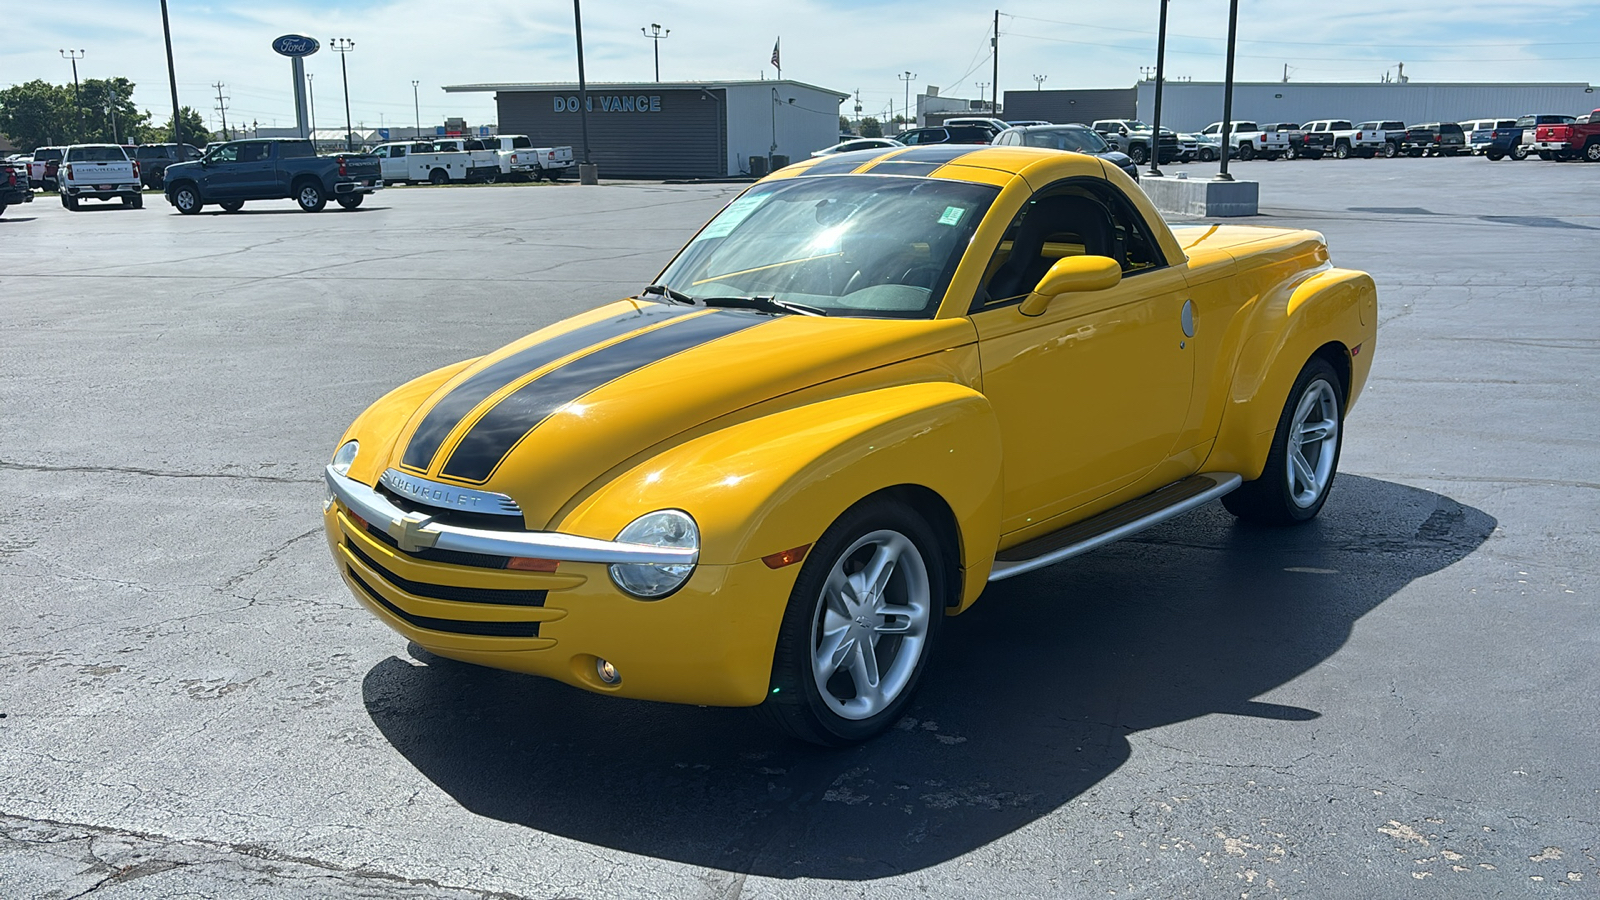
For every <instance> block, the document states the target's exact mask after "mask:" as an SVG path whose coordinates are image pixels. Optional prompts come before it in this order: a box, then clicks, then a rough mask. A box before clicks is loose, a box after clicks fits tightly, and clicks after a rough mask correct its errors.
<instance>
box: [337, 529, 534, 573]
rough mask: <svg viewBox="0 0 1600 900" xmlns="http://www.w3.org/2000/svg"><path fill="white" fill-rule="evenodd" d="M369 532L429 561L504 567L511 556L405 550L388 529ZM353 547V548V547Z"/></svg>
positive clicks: (399, 550) (386, 542) (425, 548)
mask: <svg viewBox="0 0 1600 900" xmlns="http://www.w3.org/2000/svg"><path fill="white" fill-rule="evenodd" d="M367 534H368V535H369V536H371V537H372V538H373V539H374V540H376V541H378V542H379V543H383V544H388V545H389V548H390V549H391V550H394V551H395V552H397V553H404V554H406V555H407V556H414V557H416V558H417V559H425V560H427V561H429V562H437V563H445V564H447V565H452V566H473V567H475V568H479V569H504V568H505V567H506V563H508V562H510V560H511V557H509V556H490V555H488V554H486V553H462V552H461V551H460V550H438V549H435V548H433V547H423V548H422V549H420V550H412V551H409V552H408V551H405V550H401V549H400V542H399V541H396V540H395V539H394V538H392V537H390V536H389V533H388V532H387V531H384V530H382V529H379V528H372V527H368V528H367ZM352 549H353V548H352Z"/></svg>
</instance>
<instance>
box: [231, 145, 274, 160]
mask: <svg viewBox="0 0 1600 900" xmlns="http://www.w3.org/2000/svg"><path fill="white" fill-rule="evenodd" d="M268 158H270V154H269V152H268V149H267V145H266V144H260V143H256V142H254V141H252V142H250V143H248V144H243V145H240V147H239V162H242V163H247V162H261V161H262V160H265V159H268Z"/></svg>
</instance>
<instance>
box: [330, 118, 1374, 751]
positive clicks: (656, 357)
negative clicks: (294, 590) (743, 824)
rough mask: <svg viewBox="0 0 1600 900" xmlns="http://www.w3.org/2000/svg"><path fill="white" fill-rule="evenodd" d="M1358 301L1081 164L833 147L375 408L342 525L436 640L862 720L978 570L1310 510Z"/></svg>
mask: <svg viewBox="0 0 1600 900" xmlns="http://www.w3.org/2000/svg"><path fill="white" fill-rule="evenodd" d="M1377 315H1378V310H1377V299H1376V291H1375V289H1374V286H1373V282H1372V279H1371V278H1370V277H1369V276H1367V275H1366V274H1364V273H1362V272H1356V271H1351V270H1348V269H1339V268H1335V267H1333V266H1332V265H1331V264H1330V263H1329V260H1328V249H1327V245H1326V244H1325V242H1324V241H1323V239H1322V236H1321V235H1319V234H1317V233H1315V232H1310V231H1294V230H1285V229H1272V228H1258V227H1247V226H1218V225H1194V226H1184V227H1178V228H1168V227H1167V225H1166V224H1164V223H1163V222H1162V220H1161V217H1160V216H1159V215H1158V214H1157V213H1156V211H1155V209H1154V208H1153V207H1152V206H1151V204H1150V202H1149V200H1148V198H1146V197H1145V195H1144V194H1143V192H1141V191H1140V190H1139V188H1138V186H1137V185H1136V184H1135V183H1134V182H1133V181H1132V180H1130V179H1129V178H1128V177H1127V176H1126V175H1124V174H1123V173H1122V172H1121V171H1119V170H1118V169H1117V168H1115V167H1114V166H1108V165H1105V164H1103V163H1102V162H1101V161H1100V160H1098V159H1095V158H1093V157H1089V156H1083V155H1079V154H1074V153H1063V152H1058V151H1050V150H1040V149H1033V148H1022V147H967V146H948V145H945V146H932V147H912V148H906V149H896V150H889V151H883V150H867V151H860V152H856V153H844V154H839V155H836V156H831V157H821V158H817V159H814V160H808V161H806V162H802V163H799V164H797V165H794V166H790V167H788V168H785V169H782V170H780V171H778V172H776V173H774V174H773V175H771V176H770V177H768V178H766V179H764V180H762V181H760V182H758V183H756V184H755V185H753V186H752V187H751V188H750V189H749V190H747V191H745V192H744V193H743V194H742V195H740V196H739V197H738V198H737V199H735V200H733V201H732V202H731V203H729V204H728V205H727V206H726V207H724V208H723V210H722V211H721V212H720V213H719V214H718V215H717V216H716V217H715V218H714V219H712V220H711V221H710V222H709V223H707V224H706V226H705V227H704V228H702V229H701V230H700V232H699V233H698V234H697V235H695V237H694V239H693V240H691V241H690V242H689V244H688V246H686V247H684V248H683V250H682V251H680V252H679V253H678V255H677V256H676V258H674V259H673V260H672V262H671V264H669V265H668V266H667V268H666V269H665V270H664V271H663V272H662V273H661V275H660V276H659V277H658V279H657V283H656V284H653V285H650V286H649V287H646V288H644V289H643V290H641V291H640V293H639V295H638V296H637V297H633V298H630V299H627V300H621V301H618V302H615V303H612V304H610V305H607V306H602V307H600V308H598V309H595V310H592V311H590V312H587V313H584V314H582V315H578V316H575V317H573V318H570V319H567V320H566V321H563V322H559V323H557V324H555V325H551V326H549V327H548V328H544V329H542V330H540V331H537V332H535V333H533V334H531V335H528V336H527V337H525V338H523V339H521V340H519V341H517V342H515V343H513V344H511V345H510V346H507V347H505V348H502V349H500V350H497V351H495V352H493V353H490V354H489V355H487V356H484V357H482V358H480V359H475V360H468V361H466V362H461V363H457V364H455V365H452V366H447V367H445V368H443V369H440V370H438V371H436V372H431V373H429V374H427V375H424V376H422V377H420V378H418V379H416V380H415V381H412V382H410V383H408V384H405V385H403V386H401V387H399V388H397V389H395V390H394V391H393V392H391V393H389V394H388V395H387V396H385V397H383V398H382V399H380V400H379V401H378V402H376V403H374V404H373V405H372V407H371V408H369V409H368V410H367V411H366V412H364V413H363V414H362V415H361V416H360V418H358V419H357V420H356V421H355V423H354V424H352V425H351V426H350V428H349V430H348V431H346V432H345V434H344V436H343V438H342V439H341V440H340V441H339V443H338V445H337V450H336V452H335V454H334V456H333V461H332V463H331V464H330V465H329V466H328V467H327V470H326V479H327V484H328V487H329V489H330V496H329V498H328V501H327V503H326V504H325V507H324V519H325V523H326V526H327V534H328V544H329V547H330V549H331V550H332V552H333V557H334V560H335V562H336V563H337V565H338V569H339V573H340V575H341V576H342V577H343V578H344V579H345V581H346V583H347V584H348V585H349V587H350V590H351V591H352V592H353V593H354V595H355V596H356V598H357V599H358V600H359V601H360V602H361V603H362V604H364V605H365V606H367V607H368V608H369V609H370V610H371V611H372V613H373V614H374V615H376V616H377V617H378V618H380V619H382V620H383V622H384V623H385V624H387V625H388V626H389V627H390V628H393V629H394V630H395V631H397V632H399V633H400V634H401V635H403V636H404V637H406V638H408V639H410V640H412V641H415V642H416V643H417V644H419V645H421V646H422V647H424V648H426V649H427V650H429V651H431V652H433V653H435V654H438V655H440V656H443V657H449V658H452V659H457V660H464V661H467V662H471V663H478V664H481V665H485V666H492V667H496V668H501V669H509V670H513V671H517V672H526V673H532V674H536V675H541V676H544V677H547V678H554V679H557V680H560V681H564V682H566V683H568V684H573V685H577V686H579V687H582V688H586V689H589V690H592V691H597V692H601V693H609V694H616V695H618V696H624V697H636V698H644V699H651V700H666V701H673V702H678V703H695V704H706V705H725V706H754V707H759V710H760V713H761V717H762V718H764V719H766V720H768V721H769V722H770V723H772V724H774V725H776V726H778V727H780V728H781V729H783V730H785V731H787V732H788V733H790V734H792V735H794V736H797V737H800V738H803V739H806V740H810V741H815V742H818V743H823V744H845V743H849V742H852V741H859V740H863V739H865V738H868V737H870V736H872V735H874V734H876V733H878V732H880V731H882V730H883V729H885V728H887V727H889V726H891V725H893V724H894V723H895V722H896V721H897V719H898V718H899V717H900V716H901V715H902V713H903V711H904V709H905V708H906V706H907V704H908V703H909V702H910V700H911V696H912V693H913V691H914V690H915V688H916V686H917V683H918V680H919V677H920V676H921V674H922V671H923V669H924V667H925V663H926V660H927V659H928V655H929V651H930V649H931V647H932V645H933V643H934V642H935V641H936V640H937V639H938V636H939V633H940V629H941V627H942V624H943V621H944V619H945V617H947V616H951V615H954V614H956V613H959V612H961V611H962V610H964V609H966V608H967V607H968V606H969V605H971V604H972V603H973V602H974V601H975V600H977V599H978V596H979V594H981V593H982V592H983V588H984V585H985V584H987V583H988V582H991V581H996V580H999V579H1002V578H1008V577H1011V576H1014V575H1018V574H1020V573H1023V572H1027V571H1030V570H1032V569H1036V568H1039V567H1042V566H1046V565H1050V564H1052V563H1055V562H1058V561H1060V560H1063V559H1067V558H1069V557H1071V556H1074V555H1076V554H1079V553H1083V552H1085V551H1088V550H1091V549H1093V548H1095V547H1098V546H1101V545H1103V544H1105V543H1107V542H1109V541H1113V540H1116V539H1118V538H1121V537H1124V536H1127V535H1129V534H1133V533H1135V532H1137V531H1139V530H1140V529H1143V528H1146V527H1148V526H1150V525H1152V524H1155V523H1156V522H1160V521H1162V520H1164V519H1167V518H1170V517H1172V516H1175V515H1178V514H1179V513H1182V512H1184V511H1187V510H1190V509H1193V508H1194V507H1196V506H1198V505H1200V504H1202V503H1206V502H1208V501H1210V500H1212V499H1215V498H1219V497H1220V498H1221V500H1222V502H1223V503H1224V504H1225V505H1226V506H1227V508H1228V509H1229V510H1231V511H1232V512H1233V513H1234V514H1236V515H1238V516H1240V517H1243V518H1247V519H1251V520H1255V521H1260V522H1270V523H1281V524H1292V523H1296V522H1304V521H1306V520H1308V519H1310V518H1312V517H1313V516H1315V515H1316V514H1317V512H1318V510H1319V509H1321V507H1322V504H1323V501H1324V500H1326V499H1327V496H1328V490H1329V488H1330V487H1331V485H1332V483H1333V478H1334V472H1335V468H1336V466H1337V464H1338V459H1339V446H1340V438H1341V432H1342V425H1343V422H1344V417H1345V414H1346V413H1347V412H1348V411H1349V409H1350V406H1351V404H1352V403H1354V402H1355V399H1356V396H1357V394H1359V393H1360V391H1361V387H1362V384H1363V382H1364V381H1365V380H1366V377H1367V372H1368V369H1369V366H1370V363H1371V360H1372V352H1373V344H1374V340H1375V337H1376V333H1377V321H1378V319H1377Z"/></svg>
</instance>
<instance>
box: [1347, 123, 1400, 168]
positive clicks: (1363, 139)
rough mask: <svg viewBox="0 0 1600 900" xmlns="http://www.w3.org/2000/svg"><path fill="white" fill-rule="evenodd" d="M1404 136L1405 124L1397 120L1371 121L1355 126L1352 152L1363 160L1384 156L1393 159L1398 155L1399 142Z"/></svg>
mask: <svg viewBox="0 0 1600 900" xmlns="http://www.w3.org/2000/svg"><path fill="white" fill-rule="evenodd" d="M1405 136H1406V123H1404V122H1401V121H1398V120H1393V119H1391V120H1388V121H1383V120H1373V121H1371V122H1362V123H1361V124H1360V125H1357V126H1356V135H1355V143H1353V144H1351V145H1350V146H1351V148H1352V152H1354V153H1355V155H1357V156H1360V157H1363V158H1365V159H1371V158H1373V157H1374V156H1379V155H1382V156H1385V157H1388V158H1390V159H1393V158H1394V157H1396V156H1399V155H1400V142H1401V141H1402V140H1403V139H1404V138H1405Z"/></svg>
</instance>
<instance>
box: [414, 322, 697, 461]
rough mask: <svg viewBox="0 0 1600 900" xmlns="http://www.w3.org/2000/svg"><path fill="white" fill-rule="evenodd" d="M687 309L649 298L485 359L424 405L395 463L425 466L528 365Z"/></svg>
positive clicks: (546, 361) (552, 359)
mask: <svg viewBox="0 0 1600 900" xmlns="http://www.w3.org/2000/svg"><path fill="white" fill-rule="evenodd" d="M693 311H694V310H692V309H689V308H687V307H682V306H668V305H666V304H663V303H651V304H649V305H647V306H645V307H644V308H642V309H638V310H630V311H628V312H625V313H622V314H621V315H618V316H614V317H612V318H609V319H602V320H600V321H598V322H591V323H589V324H588V325H584V326H582V327H580V328H574V329H573V330H571V331H569V332H567V333H565V334H558V335H556V336H555V337H553V338H550V339H549V340H545V341H540V342H539V343H537V344H534V345H533V346H531V347H527V348H525V349H523V350H520V351H518V352H516V353H513V354H512V355H510V356H508V357H506V358H505V359H502V360H500V361H499V362H496V363H494V364H493V365H490V366H489V367H488V368H486V369H484V370H483V371H481V372H478V373H476V374H474V375H473V376H472V377H470V378H468V379H467V380H466V381H463V382H462V383H461V384H459V385H457V386H456V387H455V389H454V390H452V391H451V392H450V393H448V394H446V395H445V396H444V397H443V398H441V399H440V400H439V402H438V403H435V404H434V405H433V408H432V409H430V410H428V414H427V415H426V416H423V418H422V424H421V425H418V426H417V430H416V432H415V433H414V434H412V435H411V442H410V443H409V444H407V445H406V452H405V455H404V456H402V457H401V459H400V464H401V465H403V466H406V467H408V468H412V469H416V470H418V471H421V472H426V471H427V470H428V466H429V465H431V464H432V463H433V457H434V455H435V454H437V453H438V452H439V447H440V446H441V445H442V444H444V440H445V438H447V437H449V436H450V432H451V431H453V430H454V429H455V427H456V425H457V424H459V423H460V422H461V420H462V419H463V418H465V417H466V415H467V414H468V413H470V412H472V411H473V410H474V409H476V408H477V406H478V404H479V403H482V402H483V401H484V400H485V399H486V398H488V396H489V395H490V394H493V393H494V392H495V391H498V390H500V389H501V388H503V387H505V386H506V385H508V384H510V383H511V382H513V381H516V380H517V379H518V378H521V377H522V376H524V375H526V374H528V373H529V372H532V371H533V370H534V369H537V368H539V367H540V366H547V365H549V364H551V363H553V362H555V361H556V360H558V359H560V358H561V357H563V356H566V355H567V354H569V353H576V352H578V351H579V350H582V349H584V348H586V347H592V346H594V345H595V344H598V343H600V342H601V341H608V340H610V339H612V338H614V337H618V336H620V335H624V334H627V333H628V332H630V331H635V330H637V329H640V328H643V327H644V326H646V325H650V324H652V323H654V322H658V321H660V320H662V319H669V318H672V317H674V316H681V315H684V314H686V313H690V312H693Z"/></svg>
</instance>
